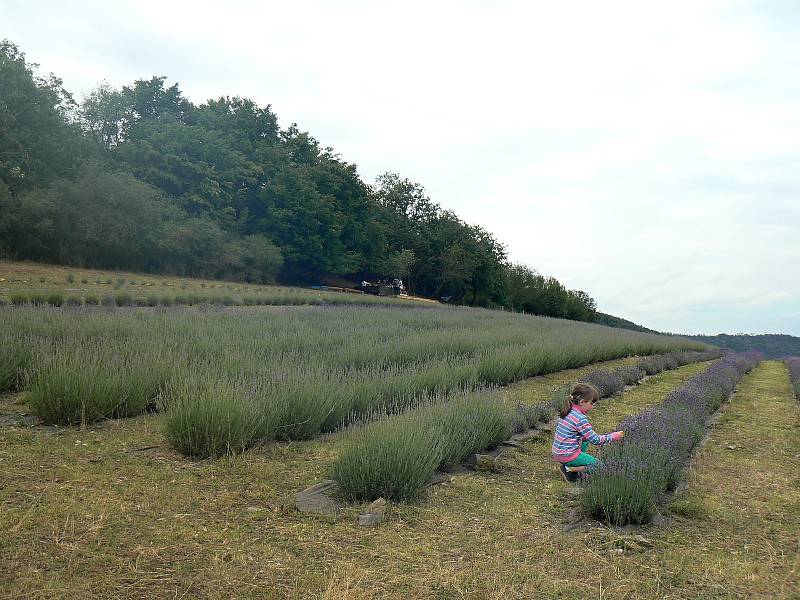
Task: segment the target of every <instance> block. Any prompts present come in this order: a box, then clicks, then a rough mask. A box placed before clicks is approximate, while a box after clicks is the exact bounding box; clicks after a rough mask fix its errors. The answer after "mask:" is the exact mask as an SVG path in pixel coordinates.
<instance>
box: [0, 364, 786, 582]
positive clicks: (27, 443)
mask: <svg viewBox="0 0 800 600" xmlns="http://www.w3.org/2000/svg"><path fill="white" fill-rule="evenodd" d="M623 362H625V361H614V364H613V365H612V366H616V365H619V364H622V363H623ZM628 362H630V360H628ZM704 366H705V365H704V364H702V363H701V364H695V365H689V366H686V367H682V368H680V369H678V370H675V371H669V372H666V373H663V374H660V375H657V376H654V377H652V378H650V379H648V380H647V381H646V382H644V383H643V384H642V385H640V386H638V387H636V388H634V389H633V390H630V391H628V392H626V393H625V394H623V395H622V396H619V397H615V398H613V399H610V400H606V401H603V402H602V403H601V404H600V405H599V406H598V407H597V408H596V409H595V411H594V412H593V413H592V421H593V423H594V425H595V427H596V429H597V430H598V431H606V430H608V428H610V427H612V426H613V425H614V424H616V423H617V422H619V420H621V418H623V417H624V416H626V415H628V414H631V413H633V412H637V411H639V410H641V409H642V408H643V407H645V406H647V405H650V404H654V403H656V402H658V401H659V400H660V399H661V398H663V396H664V395H665V394H666V393H667V392H668V391H669V390H671V389H673V388H675V387H677V386H678V385H679V384H680V383H681V382H682V381H685V380H686V379H687V378H688V377H690V376H691V375H692V374H694V373H697V372H699V371H700V370H702V369H703V368H704ZM591 368H596V366H593V367H586V368H583V369H578V370H571V371H564V372H560V373H556V374H551V375H547V376H545V377H541V378H535V379H533V380H528V381H525V382H522V383H520V384H517V385H516V386H512V387H510V388H509V389H508V390H505V391H503V393H504V394H507V395H508V396H510V397H514V398H521V399H524V400H526V401H528V400H530V401H534V400H535V399H537V398H539V399H545V398H546V397H547V396H548V395H549V394H550V393H551V392H552V389H553V387H555V386H558V385H561V384H563V383H566V382H569V381H574V380H575V379H577V377H579V376H580V374H581V373H583V372H586V371H587V370H590V369H591ZM13 399H14V397H13V396H12V397H8V396H7V397H5V398H4V402H3V405H2V406H3V410H4V411H5V412H8V411H11V410H24V407H21V406H16V407H13V406H12V405H11V402H12V401H13ZM162 418H163V416H161V415H146V416H141V417H137V418H135V419H128V420H121V421H109V422H106V423H103V424H102V425H99V426H97V427H95V428H90V429H85V430H82V431H81V430H78V429H73V428H58V429H56V430H53V431H50V430H42V429H36V428H33V429H31V428H9V427H7V426H6V427H4V428H3V429H2V437H1V438H0V439H1V440H2V441H1V442H0V466H2V468H1V469H0V473H1V474H2V475H0V503H2V512H0V530H2V531H3V532H4V535H3V536H2V538H0V539H1V540H2V541H0V562H2V566H3V568H2V569H0V589H1V590H3V592H2V593H3V594H5V597H9V598H16V597H34V598H47V597H84V598H107V597H119V598H141V597H149V598H174V597H185V598H188V597H193V598H226V597H242V598H288V597H308V598H317V597H327V598H409V597H414V598H464V597H466V598H507V597H530V598H533V597H564V598H566V597H571V598H575V597H579V598H599V597H623V598H689V597H709V598H735V597H742V596H753V597H759V596H760V597H785V598H792V597H797V594H798V593H800V588H798V567H799V565H798V546H797V539H798V534H799V533H800V478H799V477H798V467H800V443H798V436H797V431H798V424H799V421H798V406H797V401H796V400H795V399H794V398H792V396H791V390H790V387H789V383H788V377H787V374H786V369H785V368H784V367H783V366H782V365H781V364H780V363H776V362H767V363H762V365H761V366H760V367H758V368H757V369H756V370H755V371H754V372H753V373H751V374H750V375H748V376H746V377H745V379H744V380H743V381H742V383H741V384H740V386H739V391H738V392H737V393H736V395H735V396H734V397H733V400H732V402H731V404H730V406H726V407H725V408H724V413H723V418H722V421H721V422H720V424H719V425H718V426H717V427H716V428H715V429H714V430H713V432H712V434H711V437H710V439H709V440H708V442H707V443H706V445H705V446H704V448H703V449H702V450H701V451H700V452H699V454H698V455H697V457H696V459H695V461H694V464H693V466H692V468H691V470H690V472H689V487H688V491H687V492H685V493H684V494H682V495H680V496H678V497H677V498H675V499H674V501H673V502H672V504H671V513H669V516H670V522H669V524H668V525H666V526H650V527H647V528H645V529H642V530H641V531H640V532H639V534H640V535H642V536H644V538H645V540H646V542H647V544H646V545H643V544H642V542H641V541H639V542H636V541H635V540H634V539H632V538H631V537H630V536H627V535H625V534H622V533H619V532H615V531H613V530H610V529H605V528H591V529H588V530H586V531H576V532H571V533H564V532H563V526H564V522H565V521H564V518H565V515H566V514H567V512H568V511H569V509H570V508H571V507H572V506H574V505H575V504H576V502H577V500H576V498H575V497H574V496H572V495H571V494H569V493H568V486H567V485H566V484H565V483H563V481H561V479H560V478H559V477H558V476H557V474H556V472H555V468H554V466H553V463H552V462H551V461H550V459H549V456H548V453H549V439H540V440H533V441H531V442H529V443H528V444H526V447H527V450H528V452H526V453H513V454H509V455H508V456H507V458H505V459H503V460H502V471H501V472H500V473H482V474H474V475H465V476H457V477H456V478H455V480H454V481H453V482H452V483H450V484H447V485H444V486H437V487H434V488H431V489H430V490H429V491H428V492H427V493H426V494H425V496H424V498H423V499H422V500H420V501H419V502H417V503H414V504H395V505H391V506H390V510H389V513H388V520H387V522H386V523H384V524H382V525H381V526H379V527H378V528H376V529H363V528H359V527H358V526H357V525H356V524H355V522H354V521H355V516H356V514H357V512H358V507H357V506H353V507H351V508H348V509H346V510H345V513H344V516H343V518H342V519H341V520H340V521H336V522H333V521H331V520H328V519H325V518H322V517H311V516H304V515H301V514H298V513H296V512H294V511H293V510H292V509H291V508H288V506H289V505H290V504H291V500H292V499H293V496H294V493H295V492H297V491H298V490H300V489H302V488H304V487H305V486H307V485H310V484H312V483H314V482H316V481H318V480H320V479H321V478H323V477H325V475H326V472H327V469H328V467H329V465H330V464H331V462H332V460H333V459H334V458H335V456H336V454H337V451H338V448H339V447H340V446H341V444H342V443H344V441H345V439H346V437H347V436H348V435H350V434H349V433H348V432H341V433H338V434H335V435H333V436H329V437H327V438H326V439H324V440H323V439H317V440H311V441H305V442H291V443H277V444H274V445H272V446H271V447H270V450H269V452H262V451H258V450H254V451H251V452H248V453H246V454H245V455H243V456H241V457H238V458H232V459H217V460H214V461H200V462H194V461H190V460H187V459H185V458H183V457H181V456H180V455H178V454H177V453H175V452H174V451H172V450H170V449H169V447H168V446H166V445H165V444H164V440H163V437H162V434H161V424H160V420H161V419H162ZM148 446H155V447H153V448H147V447H148ZM729 446H735V449H733V450H731V449H728V447H729ZM141 448H147V449H143V450H137V449H141Z"/></svg>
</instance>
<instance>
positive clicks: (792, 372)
mask: <svg viewBox="0 0 800 600" xmlns="http://www.w3.org/2000/svg"><path fill="white" fill-rule="evenodd" d="M783 364H785V365H786V368H787V369H789V380H790V381H791V382H792V389H793V390H794V395H795V397H796V398H798V399H800V356H790V357H788V358H784V359H783Z"/></svg>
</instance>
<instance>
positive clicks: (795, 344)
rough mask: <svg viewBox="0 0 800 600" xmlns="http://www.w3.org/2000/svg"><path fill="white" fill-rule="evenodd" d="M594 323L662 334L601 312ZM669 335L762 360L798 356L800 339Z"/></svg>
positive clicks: (780, 335) (780, 336)
mask: <svg viewBox="0 0 800 600" xmlns="http://www.w3.org/2000/svg"><path fill="white" fill-rule="evenodd" d="M594 322H595V323H598V324H599V325H606V326H607V327H618V328H621V329H632V330H633V331H642V332H646V333H662V332H660V331H655V330H653V329H648V328H647V327H642V326H641V325H637V324H636V323H634V322H633V321H628V320H627V319H622V318H620V317H615V316H614V315H608V314H605V313H601V312H598V313H596V316H595V320H594ZM670 335H680V336H681V337H685V338H689V339H692V340H698V341H701V342H705V343H706V344H711V345H712V346H717V347H718V348H725V349H726V350H732V351H734V352H745V351H747V350H758V351H759V352H763V353H764V358H783V357H785V356H800V337H795V336H793V335H784V334H771V333H765V334H758V335H748V334H745V333H737V334H735V335H729V334H727V333H721V334H719V335H683V334H679V333H676V334H670Z"/></svg>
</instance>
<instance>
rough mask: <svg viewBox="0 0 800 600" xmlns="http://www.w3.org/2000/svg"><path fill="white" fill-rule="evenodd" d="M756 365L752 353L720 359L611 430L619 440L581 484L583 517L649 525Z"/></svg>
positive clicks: (755, 357) (755, 358)
mask: <svg viewBox="0 0 800 600" xmlns="http://www.w3.org/2000/svg"><path fill="white" fill-rule="evenodd" d="M760 361H761V355H760V354H759V353H757V352H746V353H743V354H731V355H728V356H725V357H724V358H722V359H721V360H720V361H718V362H716V363H714V364H713V365H711V366H710V367H709V368H708V369H707V370H706V371H705V372H703V373H700V374H699V375H695V376H694V377H692V378H691V379H689V380H688V381H687V382H686V383H684V384H683V385H682V386H681V387H679V388H677V389H675V390H673V391H672V392H670V393H669V394H668V395H667V397H666V398H664V400H663V401H662V402H661V403H660V404H658V405H656V406H653V407H651V408H648V409H647V410H644V411H642V412H641V413H639V414H637V415H633V416H631V417H627V418H626V419H624V420H623V421H622V422H621V423H620V425H619V427H618V428H617V429H621V430H623V431H625V439H624V440H623V442H622V443H621V444H615V445H613V446H610V447H609V448H608V449H607V450H606V452H605V453H604V454H603V459H602V462H601V464H600V467H599V469H598V470H597V472H596V473H594V474H593V475H592V476H591V477H590V479H589V481H588V483H587V485H586V488H585V490H584V494H583V505H584V509H585V511H586V513H587V514H589V515H591V516H592V517H594V518H597V519H600V520H604V521H607V522H608V523H610V524H612V525H626V524H628V523H637V524H639V523H646V522H648V521H650V519H651V518H652V516H653V514H654V512H655V506H656V501H657V500H658V497H659V495H661V494H663V493H664V492H667V491H670V490H673V489H674V488H675V486H676V485H677V483H678V480H679V478H680V475H681V473H682V471H683V469H684V467H685V466H686V463H687V461H688V459H689V456H690V454H691V452H692V449H693V448H694V447H695V445H696V444H697V443H698V442H699V441H700V440H701V439H702V438H703V434H704V431H705V424H706V420H707V418H708V417H709V415H711V414H713V413H714V412H715V411H716V410H717V409H718V408H719V406H720V404H722V402H724V401H725V400H726V399H727V398H728V397H729V396H730V395H731V393H732V392H733V390H734V387H735V386H736V383H737V382H738V381H739V380H740V379H741V378H742V376H743V375H744V374H745V373H747V372H748V371H750V370H751V369H752V368H753V367H755V366H756V365H757V364H758V363H759V362H760Z"/></svg>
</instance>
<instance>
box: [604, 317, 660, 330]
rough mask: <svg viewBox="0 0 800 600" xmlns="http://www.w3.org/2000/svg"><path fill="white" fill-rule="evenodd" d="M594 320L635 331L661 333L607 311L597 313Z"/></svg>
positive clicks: (607, 325) (608, 325)
mask: <svg viewBox="0 0 800 600" xmlns="http://www.w3.org/2000/svg"><path fill="white" fill-rule="evenodd" d="M594 322H595V323H597V324H598V325H605V326H606V327H617V328H619V329H631V330H633V331H641V332H644V333H660V332H658V331H655V330H653V329H648V328H647V327H642V326H641V325H637V324H636V323H634V322H633V321H628V320H627V319H622V318H620V317H615V316H614V315H607V314H606V313H601V312H598V313H595V317H594Z"/></svg>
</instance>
